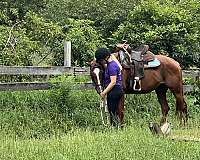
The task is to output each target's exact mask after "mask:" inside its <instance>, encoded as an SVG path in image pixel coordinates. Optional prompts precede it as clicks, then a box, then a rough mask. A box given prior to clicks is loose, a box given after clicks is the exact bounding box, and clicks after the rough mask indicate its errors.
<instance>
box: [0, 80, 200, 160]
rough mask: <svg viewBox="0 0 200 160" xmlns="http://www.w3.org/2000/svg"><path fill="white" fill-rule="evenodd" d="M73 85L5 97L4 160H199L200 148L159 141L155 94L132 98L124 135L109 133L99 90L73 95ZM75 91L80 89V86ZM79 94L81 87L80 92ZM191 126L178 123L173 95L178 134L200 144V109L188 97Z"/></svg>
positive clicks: (1, 111)
mask: <svg viewBox="0 0 200 160" xmlns="http://www.w3.org/2000/svg"><path fill="white" fill-rule="evenodd" d="M71 85H72V84H71V83H70V82H69V81H63V83H62V84H61V85H60V86H59V87H57V86H55V87H53V88H52V89H51V90H48V91H15V92H10V91H6V92H1V94H0V117H1V118H0V159H2V160H6V159H9V160H10V159H11V160H12V159H23V160H26V159H27V160H30V159H35V160H36V159H37V160H38V159H48V160H49V159H53V160H56V159H59V160H62V159H70V160H71V159H199V158H200V157H199V154H198V148H199V147H200V146H199V143H194V142H184V141H176V140H174V141H172V140H171V139H170V138H162V137H153V136H152V135H151V133H150V132H149V129H148V122H150V121H157V122H159V120H160V116H161V108H160V105H159V103H158V102H157V98H156V95H155V93H150V94H146V95H126V102H125V107H126V108H125V110H126V111H125V123H126V126H125V128H124V130H116V129H110V128H105V127H103V126H102V124H101V120H100V114H99V97H98V95H97V93H96V92H95V91H94V90H84V91H80V90H71V89H70V86H71ZM74 87H75V86H74ZM75 88H76V87H75ZM186 99H187V103H188V108H189V115H190V119H189V123H188V125H187V127H184V128H180V127H179V126H176V125H175V124H176V123H175V121H174V114H175V101H174V98H173V96H172V94H171V93H168V100H169V106H170V108H171V110H170V112H169V121H170V122H172V125H171V126H172V131H173V132H172V133H173V135H176V136H179V137H183V138H184V137H187V138H188V137H189V138H200V134H199V129H198V126H199V115H200V108H199V107H198V106H196V105H195V103H194V102H196V99H195V97H194V96H193V95H189V94H188V95H187V96H186Z"/></svg>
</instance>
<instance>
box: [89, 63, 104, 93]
mask: <svg viewBox="0 0 200 160" xmlns="http://www.w3.org/2000/svg"><path fill="white" fill-rule="evenodd" d="M103 65H104V64H103V62H100V63H97V62H96V61H95V60H93V61H91V62H90V76H91V79H92V82H93V83H94V85H95V89H96V91H97V93H98V94H100V93H101V92H102V91H103V74H104V66H103Z"/></svg>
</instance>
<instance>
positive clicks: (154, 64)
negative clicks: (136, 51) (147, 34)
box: [144, 58, 160, 68]
mask: <svg viewBox="0 0 200 160" xmlns="http://www.w3.org/2000/svg"><path fill="white" fill-rule="evenodd" d="M158 66H160V61H159V60H158V59H157V58H155V59H154V60H153V61H150V62H148V63H147V64H145V65H144V68H154V67H158Z"/></svg>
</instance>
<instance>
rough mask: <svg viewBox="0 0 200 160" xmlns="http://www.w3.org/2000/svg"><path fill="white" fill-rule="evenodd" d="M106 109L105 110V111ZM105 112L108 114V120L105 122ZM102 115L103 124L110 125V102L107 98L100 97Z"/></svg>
mask: <svg viewBox="0 0 200 160" xmlns="http://www.w3.org/2000/svg"><path fill="white" fill-rule="evenodd" d="M103 110H104V111H103ZM103 113H105V114H106V121H107V122H105V120H104V119H105V118H104V115H103ZM100 115H101V121H102V124H103V125H104V126H108V125H109V115H108V104H107V98H106V97H105V98H103V99H102V98H100Z"/></svg>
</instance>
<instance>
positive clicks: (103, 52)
mask: <svg viewBox="0 0 200 160" xmlns="http://www.w3.org/2000/svg"><path fill="white" fill-rule="evenodd" d="M110 55H111V52H110V51H109V50H108V49H106V48H98V49H97V50H96V52H95V58H96V61H97V62H98V61H100V60H102V59H105V58H106V57H107V56H110Z"/></svg>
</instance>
